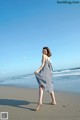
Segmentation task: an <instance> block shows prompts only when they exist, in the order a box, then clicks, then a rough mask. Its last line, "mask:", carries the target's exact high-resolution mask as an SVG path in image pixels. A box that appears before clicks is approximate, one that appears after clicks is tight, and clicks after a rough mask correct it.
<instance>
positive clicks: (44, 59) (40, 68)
mask: <svg viewBox="0 0 80 120" xmlns="http://www.w3.org/2000/svg"><path fill="white" fill-rule="evenodd" d="M45 61H46V57H45V55H44V54H43V55H42V65H41V66H40V67H39V69H38V70H36V71H35V73H38V72H39V71H41V70H42V68H43V67H44V65H45Z"/></svg>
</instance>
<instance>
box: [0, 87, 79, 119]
mask: <svg viewBox="0 0 80 120" xmlns="http://www.w3.org/2000/svg"><path fill="white" fill-rule="evenodd" d="M55 96H56V101H57V105H50V104H49V103H50V102H51V98H50V95H49V93H48V92H44V98H43V105H42V107H41V108H40V110H39V111H35V108H36V106H37V100H38V89H29V88H20V87H10V86H0V112H8V120H80V94H73V93H66V92H57V91H55Z"/></svg>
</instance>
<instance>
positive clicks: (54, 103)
mask: <svg viewBox="0 0 80 120" xmlns="http://www.w3.org/2000/svg"><path fill="white" fill-rule="evenodd" d="M50 95H51V98H52V102H51V104H52V105H56V99H55V95H54V91H52V92H51V93H50Z"/></svg>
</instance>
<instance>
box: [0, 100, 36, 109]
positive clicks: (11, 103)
mask: <svg viewBox="0 0 80 120" xmlns="http://www.w3.org/2000/svg"><path fill="white" fill-rule="evenodd" d="M29 104H37V103H36V102H29V101H24V100H14V99H0V105H5V106H13V107H18V108H23V109H28V110H31V111H35V109H32V108H28V107H23V106H21V105H29Z"/></svg>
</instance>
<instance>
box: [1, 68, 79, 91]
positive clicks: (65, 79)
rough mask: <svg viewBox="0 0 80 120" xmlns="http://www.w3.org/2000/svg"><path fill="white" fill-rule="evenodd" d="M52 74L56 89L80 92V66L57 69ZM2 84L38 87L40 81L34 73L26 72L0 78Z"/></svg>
mask: <svg viewBox="0 0 80 120" xmlns="http://www.w3.org/2000/svg"><path fill="white" fill-rule="evenodd" d="M52 74H53V78H52V80H53V83H54V89H55V90H58V91H66V92H75V93H80V68H78V69H76V68H75V69H66V70H57V71H54V72H53V73H52ZM0 86H19V87H26V88H38V83H37V81H36V78H35V75H34V74H25V75H19V76H11V77H4V78H0Z"/></svg>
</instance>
